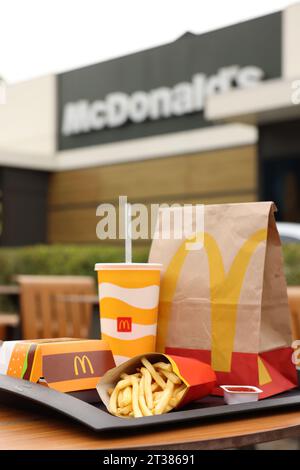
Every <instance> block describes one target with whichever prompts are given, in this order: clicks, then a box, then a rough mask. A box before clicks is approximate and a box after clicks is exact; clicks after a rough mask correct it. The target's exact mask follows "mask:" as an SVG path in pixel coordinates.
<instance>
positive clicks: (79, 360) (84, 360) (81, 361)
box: [74, 355, 94, 375]
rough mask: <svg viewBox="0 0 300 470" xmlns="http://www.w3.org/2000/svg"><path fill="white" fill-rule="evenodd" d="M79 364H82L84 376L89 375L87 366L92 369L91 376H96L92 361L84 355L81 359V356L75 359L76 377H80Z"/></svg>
mask: <svg viewBox="0 0 300 470" xmlns="http://www.w3.org/2000/svg"><path fill="white" fill-rule="evenodd" d="M78 364H80V367H81V370H82V373H83V374H86V373H87V367H86V365H88V366H89V369H90V374H94V369H93V366H92V363H91V361H90V359H89V358H88V357H87V356H86V355H84V356H82V357H79V356H75V357H74V372H75V375H78V374H79V372H78Z"/></svg>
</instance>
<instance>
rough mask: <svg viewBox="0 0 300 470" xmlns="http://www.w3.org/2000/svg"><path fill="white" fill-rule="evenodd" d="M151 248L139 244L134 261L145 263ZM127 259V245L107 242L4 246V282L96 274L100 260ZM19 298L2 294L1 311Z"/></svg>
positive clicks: (0, 253)
mask: <svg viewBox="0 0 300 470" xmlns="http://www.w3.org/2000/svg"><path fill="white" fill-rule="evenodd" d="M148 251H149V248H145V247H135V248H134V250H133V261H135V262H145V261H147V258H148ZM122 261H124V248H123V247H121V246H105V245H102V246H101V245H36V246H29V247H21V248H0V284H13V283H14V282H15V276H16V275H18V274H49V275H50V274H53V275H78V276H79V275H81V276H95V279H96V275H95V273H94V266H95V264H96V263H114V262H122ZM15 309H16V305H15V299H14V298H12V297H6V296H0V311H10V310H15Z"/></svg>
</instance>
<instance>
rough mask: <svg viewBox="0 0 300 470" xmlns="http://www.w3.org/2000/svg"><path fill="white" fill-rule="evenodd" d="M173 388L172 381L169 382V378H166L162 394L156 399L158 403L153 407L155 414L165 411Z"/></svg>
mask: <svg viewBox="0 0 300 470" xmlns="http://www.w3.org/2000/svg"><path fill="white" fill-rule="evenodd" d="M173 389H174V384H173V382H171V380H168V382H167V385H166V388H165V390H164V391H163V394H162V396H161V398H160V400H159V401H158V403H157V404H156V406H155V408H154V414H155V415H161V414H162V413H163V412H164V411H165V409H166V407H167V406H168V403H169V400H170V398H171V396H172V393H173Z"/></svg>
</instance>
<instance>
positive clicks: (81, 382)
mask: <svg viewBox="0 0 300 470" xmlns="http://www.w3.org/2000/svg"><path fill="white" fill-rule="evenodd" d="M112 367H115V362H114V359H113V355H112V352H111V350H110V348H109V346H108V344H107V343H106V342H105V341H102V340H83V339H73V338H57V339H37V340H24V341H4V342H3V343H2V344H0V373H2V374H6V375H9V376H11V377H16V378H19V379H25V380H29V381H31V382H35V383H40V384H42V385H45V386H48V387H50V388H53V389H55V390H58V391H59V392H67V393H72V394H73V395H74V394H75V395H76V393H77V392H84V391H85V392H86V391H91V390H94V391H95V388H96V385H97V383H98V382H99V379H100V377H102V376H103V374H104V373H105V372H106V371H107V370H108V369H111V368H112ZM81 395H82V394H81ZM87 400H88V398H87ZM88 401H89V400H88Z"/></svg>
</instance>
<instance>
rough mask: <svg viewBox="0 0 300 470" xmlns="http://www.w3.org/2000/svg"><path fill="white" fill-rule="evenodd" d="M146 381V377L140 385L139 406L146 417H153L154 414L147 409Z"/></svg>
mask: <svg viewBox="0 0 300 470" xmlns="http://www.w3.org/2000/svg"><path fill="white" fill-rule="evenodd" d="M144 380H145V377H142V378H141V380H140V383H139V405H140V409H141V411H142V413H143V415H144V416H152V412H151V411H150V410H149V408H148V407H147V405H146V401H145V396H144Z"/></svg>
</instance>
